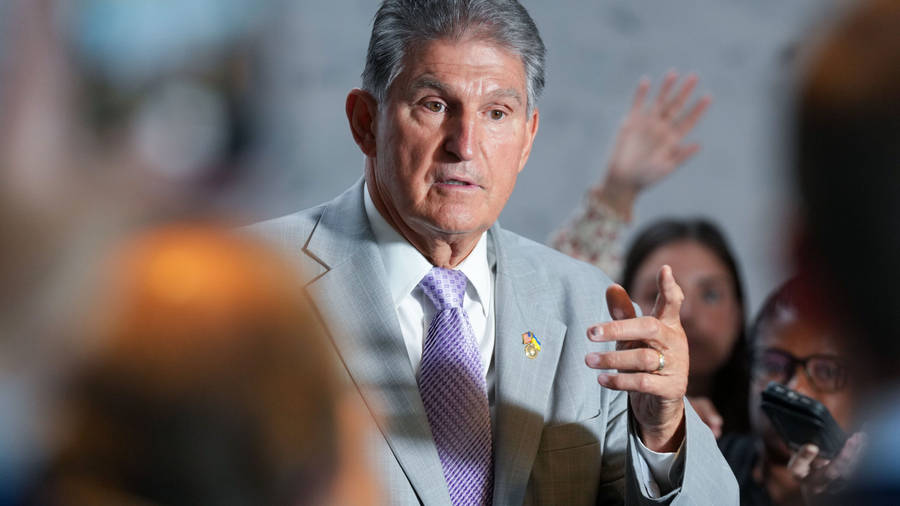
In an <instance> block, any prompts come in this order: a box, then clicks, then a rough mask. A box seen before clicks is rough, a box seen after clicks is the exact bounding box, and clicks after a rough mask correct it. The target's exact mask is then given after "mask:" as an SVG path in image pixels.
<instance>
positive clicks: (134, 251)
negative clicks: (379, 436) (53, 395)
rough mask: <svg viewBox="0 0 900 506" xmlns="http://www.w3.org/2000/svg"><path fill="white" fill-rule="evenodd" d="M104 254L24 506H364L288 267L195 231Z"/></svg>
mask: <svg viewBox="0 0 900 506" xmlns="http://www.w3.org/2000/svg"><path fill="white" fill-rule="evenodd" d="M110 257H111V258H110V259H109V261H108V262H107V263H106V265H107V266H108V268H107V270H106V272H105V276H104V280H103V281H102V282H101V283H100V284H99V288H98V291H97V293H98V296H97V298H96V299H95V300H94V303H93V306H92V307H93V311H91V312H90V313H89V314H88V315H87V316H86V321H85V325H84V331H85V333H86V335H85V337H84V339H83V341H82V342H83V343H84V346H85V347H86V350H85V351H84V352H83V353H82V354H81V355H82V356H80V357H79V360H78V361H77V362H76V364H77V366H76V367H75V368H74V370H73V371H72V373H71V377H70V379H69V381H67V382H66V383H65V386H64V388H63V389H62V390H61V392H60V409H59V412H58V413H57V416H56V417H55V418H54V419H55V420H56V421H57V425H58V426H57V427H56V428H55V429H56V430H55V433H56V434H57V446H56V448H55V451H54V457H53V458H52V460H51V461H50V464H49V466H48V469H47V472H46V475H45V476H44V478H43V479H42V480H40V482H38V483H37V486H36V491H35V494H34V498H33V503H34V504H50V505H57V504H58V505H85V506H87V505H101V506H102V505H110V506H112V505H122V504H148V505H149V504H160V505H179V504H184V505H189V504H208V505H248V506H249V505H259V504H271V505H279V504H283V505H299V504H310V505H313V504H362V505H364V504H377V501H378V496H377V492H376V491H375V487H374V486H373V482H372V481H371V480H370V478H369V477H368V470H367V468H366V465H365V462H366V460H365V458H364V457H361V456H360V455H359V452H360V446H361V445H362V443H363V441H364V439H363V436H362V434H361V433H360V432H359V431H360V430H362V427H363V426H362V425H361V424H360V423H359V422H358V419H359V416H358V413H357V411H355V410H361V408H358V407H356V406H355V405H354V404H352V403H351V402H350V401H349V400H348V399H349V397H347V396H346V395H344V393H343V392H344V389H343V387H342V385H341V384H340V383H339V378H338V377H337V376H336V368H335V366H336V357H335V356H334V353H333V349H332V348H331V346H330V344H329V342H328V340H327V338H326V337H325V335H324V334H323V331H322V329H321V326H320V324H319V323H318V321H317V319H316V316H315V314H314V312H313V309H312V307H311V305H310V304H309V302H308V299H307V298H306V297H305V296H304V295H303V293H302V288H301V285H300V284H299V283H298V282H297V281H296V278H295V275H294V274H295V273H294V271H293V270H292V269H293V267H291V266H290V265H289V264H288V263H287V262H286V261H284V260H283V259H282V258H281V257H280V256H278V255H276V254H274V253H273V252H271V251H269V250H268V249H266V248H265V247H264V246H262V245H260V244H258V243H257V242H255V241H252V240H250V239H249V238H246V237H238V236H235V235H233V234H232V233H230V232H227V231H225V230H223V229H220V228H218V227H215V226H210V225H201V224H175V225H167V226H162V227H158V228H155V229H150V230H149V231H147V232H145V233H142V234H139V235H137V236H136V237H134V238H132V239H130V240H128V241H126V242H125V243H124V244H122V245H121V246H120V247H119V248H118V249H117V251H115V252H114V254H112V255H110Z"/></svg>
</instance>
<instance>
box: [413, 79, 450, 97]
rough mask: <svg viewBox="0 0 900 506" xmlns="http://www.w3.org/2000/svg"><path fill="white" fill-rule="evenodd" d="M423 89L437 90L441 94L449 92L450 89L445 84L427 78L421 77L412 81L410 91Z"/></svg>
mask: <svg viewBox="0 0 900 506" xmlns="http://www.w3.org/2000/svg"><path fill="white" fill-rule="evenodd" d="M423 89H431V90H437V91H440V92H441V93H448V92H449V90H450V88H449V87H448V86H447V85H446V84H444V83H442V82H440V81H438V80H437V79H434V78H432V77H428V76H423V77H420V78H418V79H416V80H415V81H413V83H412V86H410V90H412V91H418V90H423Z"/></svg>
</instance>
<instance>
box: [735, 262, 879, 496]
mask: <svg viewBox="0 0 900 506" xmlns="http://www.w3.org/2000/svg"><path fill="white" fill-rule="evenodd" d="M811 288H812V284H811V283H810V280H809V279H808V278H806V277H805V276H798V277H795V278H792V279H791V280H789V281H788V282H786V283H785V284H784V285H782V286H781V287H779V288H778V289H777V290H776V291H775V292H774V293H772V294H771V295H770V296H769V297H768V299H767V300H766V301H765V302H764V303H763V306H762V308H761V309H760V311H759V314H758V315H757V316H756V320H755V321H754V323H753V326H752V328H751V329H750V332H749V333H748V347H747V350H746V351H747V356H748V357H749V359H750V362H751V371H752V376H751V377H752V381H751V383H750V387H749V390H750V395H749V398H750V406H749V407H750V419H751V422H752V432H751V433H750V434H736V433H728V434H725V435H724V436H722V438H720V439H719V446H720V447H721V448H722V454H723V455H725V458H726V459H727V460H728V463H729V464H730V465H731V467H732V470H734V474H735V477H736V478H737V480H738V484H739V485H740V488H741V504H742V505H744V506H767V505H791V504H797V505H800V504H813V503H816V502H817V501H818V500H819V499H820V498H821V497H827V495H826V496H822V494H827V493H831V492H833V491H834V490H836V489H837V488H839V487H840V486H842V485H843V484H845V483H846V478H847V476H848V475H849V474H850V472H851V471H852V469H853V467H854V465H855V463H856V462H857V460H858V458H859V454H860V451H861V449H862V448H863V446H864V441H865V436H864V434H862V433H860V432H857V433H854V430H855V429H856V428H857V427H858V425H859V420H858V419H857V416H858V406H857V405H856V400H857V398H858V395H859V393H860V392H861V387H862V385H861V383H860V381H859V375H858V374H856V371H854V370H853V368H852V366H851V363H852V358H851V357H852V354H853V346H852V345H853V342H854V338H853V337H852V336H851V335H849V334H846V333H843V332H840V331H839V330H837V329H836V327H834V326H833V325H830V324H829V318H828V317H827V315H823V314H820V313H819V312H818V310H817V308H816V307H815V305H814V304H811V299H810V292H809V290H810V289H811ZM742 351H743V350H742ZM771 381H775V382H778V383H781V384H783V385H785V386H787V387H788V388H790V389H792V390H795V391H797V392H799V393H801V394H803V395H806V396H808V397H812V398H813V399H816V400H818V401H819V402H821V403H822V404H824V405H825V407H826V408H827V409H828V411H829V412H830V413H831V414H832V416H833V417H834V419H835V421H837V422H838V425H840V426H841V428H842V429H843V430H844V432H845V433H847V434H852V436H850V437H849V439H848V440H847V442H846V443H845V445H844V447H843V449H842V450H841V452H840V453H839V454H838V455H837V456H836V457H835V458H834V459H833V460H830V461H825V460H822V459H820V461H819V462H818V463H817V469H815V470H811V469H810V467H809V460H811V459H810V456H811V455H812V457H815V455H816V454H817V453H818V449H817V448H816V447H815V446H814V445H805V446H803V447H801V448H799V449H797V450H796V451H793V450H791V449H790V448H789V447H788V445H787V444H786V443H785V442H784V440H783V439H782V438H781V436H780V435H779V434H778V433H777V432H776V431H775V429H774V427H773V426H772V423H771V422H770V420H769V418H768V416H767V415H766V413H765V412H764V411H763V410H762V402H761V393H762V391H763V389H764V388H765V387H766V385H768V384H769V382H771Z"/></svg>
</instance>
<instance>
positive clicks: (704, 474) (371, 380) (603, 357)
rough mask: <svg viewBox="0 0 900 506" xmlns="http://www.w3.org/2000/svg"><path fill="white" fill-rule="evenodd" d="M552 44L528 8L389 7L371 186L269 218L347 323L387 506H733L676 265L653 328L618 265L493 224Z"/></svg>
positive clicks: (464, 0) (368, 155) (367, 91)
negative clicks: (708, 420) (693, 377)
mask: <svg viewBox="0 0 900 506" xmlns="http://www.w3.org/2000/svg"><path fill="white" fill-rule="evenodd" d="M544 52H545V50H544V45H543V42H542V41H541V39H540V35H539V34H538V31H537V28H536V27H535V25H534V22H533V20H532V19H531V17H530V16H529V15H528V13H527V11H526V10H525V9H524V8H523V7H522V6H521V5H520V4H519V3H518V2H515V1H512V0H494V1H489V0H452V1H447V0H426V1H412V0H388V1H385V2H382V4H381V6H380V8H379V9H378V12H377V14H376V15H375V20H374V26H373V29H372V36H371V40H370V45H369V51H368V55H367V59H366V66H365V69H364V71H363V86H362V89H354V90H352V91H351V92H350V93H349V95H348V97H347V101H346V114H347V118H348V121H349V126H350V129H351V132H352V134H353V138H354V140H355V141H356V143H357V145H358V146H359V149H360V150H361V151H362V152H363V154H364V155H365V171H364V177H363V178H362V179H361V180H360V181H358V182H357V183H356V184H354V185H353V187H351V188H350V189H349V190H347V191H346V192H345V193H344V194H342V195H341V196H339V197H337V198H336V199H334V200H332V201H330V202H327V203H325V204H322V205H320V206H318V207H315V208H313V209H309V210H305V211H300V212H298V213H295V214H293V215H289V216H285V217H282V218H279V219H275V220H272V221H270V222H266V223H263V224H260V225H257V226H256V230H257V231H258V232H259V233H261V234H265V235H266V236H268V237H270V238H271V239H272V240H274V241H277V242H278V243H280V244H281V245H282V246H283V247H284V248H285V249H286V250H288V251H290V252H291V254H292V255H293V256H294V257H295V258H297V259H301V260H302V262H303V266H304V267H305V270H306V271H307V273H308V274H309V275H310V276H311V279H310V280H309V284H308V288H309V290H310V292H311V294H312V296H313V299H314V301H315V303H316V305H317V307H318V308H319V310H320V312H321V313H322V314H323V315H324V317H325V320H326V321H327V322H328V325H329V326H331V327H341V328H343V329H345V330H346V332H343V333H341V334H337V333H335V336H334V337H335V339H334V340H335V344H336V346H337V347H338V349H339V352H340V354H341V357H342V359H343V362H344V365H345V366H346V370H347V373H348V374H349V376H350V377H351V378H352V379H353V382H354V383H355V384H356V385H357V386H358V387H359V391H360V393H361V395H362V396H363V397H364V398H365V399H366V401H367V404H368V405H369V407H370V410H371V411H372V412H373V414H374V419H375V420H376V421H377V423H378V424H379V428H380V429H381V434H382V435H383V439H379V440H377V441H376V444H378V445H379V447H380V448H381V450H380V452H379V455H380V459H379V466H378V468H379V470H381V471H382V473H383V474H382V476H383V480H384V483H385V488H386V489H387V490H388V493H389V502H391V503H392V504H422V503H424V504H457V505H459V504H491V503H495V504H503V505H505V504H523V503H526V504H535V503H537V504H597V503H601V504H607V503H622V502H627V503H629V504H670V503H672V504H674V503H701V504H704V503H718V504H734V503H736V501H737V487H736V485H735V482H734V477H733V475H732V474H731V471H730V470H729V469H728V466H727V464H726V463H725V461H724V459H723V458H722V456H721V454H720V452H719V450H718V448H717V447H716V445H715V440H714V438H713V436H712V433H711V432H710V431H709V429H708V427H706V425H705V424H703V423H702V421H701V420H700V419H699V418H698V417H697V415H696V413H695V412H694V411H693V409H692V408H691V407H690V405H689V404H688V403H685V401H684V393H685V388H686V384H687V370H688V362H689V355H688V350H687V340H686V338H685V335H684V330H683V329H682V327H681V322H680V320H679V316H678V313H679V307H680V305H681V302H682V300H683V294H682V293H681V289H680V288H679V287H678V285H677V284H676V283H675V281H674V279H673V277H672V271H671V269H670V268H669V267H667V266H665V267H663V268H662V269H660V272H659V273H658V276H659V277H658V283H659V291H660V296H659V298H658V300H657V303H656V306H655V307H654V308H653V312H652V313H651V314H650V315H648V316H644V317H641V318H637V317H635V310H634V306H633V305H632V303H631V301H630V300H629V299H628V295H627V293H625V291H624V290H623V289H622V288H621V287H620V286H617V285H612V283H611V281H610V280H609V278H608V277H607V276H606V275H604V274H603V273H602V272H601V271H599V270H597V269H596V268H594V267H592V266H590V265H587V264H585V263H583V262H578V261H576V260H573V259H571V258H570V257H567V256H565V255H563V254H561V253H559V252H556V251H554V250H552V249H550V248H548V247H546V246H543V245H540V244H538V243H535V242H533V241H529V240H527V239H525V238H523V237H521V236H518V235H516V234H513V233H511V232H508V231H505V230H503V229H502V228H501V227H500V226H499V225H498V224H497V223H496V220H497V217H498V215H499V214H500V211H501V210H502V209H503V207H504V206H505V204H506V202H507V200H508V198H509V196H510V194H511V192H512V190H513V187H514V185H515V180H516V177H517V175H518V173H519V172H520V171H521V170H522V169H523V168H524V166H525V163H526V161H527V160H528V156H529V154H530V151H531V147H532V143H533V141H534V138H535V135H536V134H537V130H538V122H539V113H538V109H537V103H536V100H537V98H538V96H539V95H540V92H541V89H542V87H543V84H544V75H543V72H544V68H543V67H544ZM604 293H606V296H607V303H604V299H603V296H604ZM613 319H616V320H619V321H612V320H613ZM615 341H619V344H618V347H617V346H616V345H615V344H614V342H615ZM613 369H615V370H616V371H612V370H613ZM597 370H601V371H599V372H598V371H597Z"/></svg>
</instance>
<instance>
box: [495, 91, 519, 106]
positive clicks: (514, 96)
mask: <svg viewBox="0 0 900 506" xmlns="http://www.w3.org/2000/svg"><path fill="white" fill-rule="evenodd" d="M490 96H491V97H497V98H503V97H505V98H511V99H513V100H515V101H516V102H518V103H519V105H521V104H522V94H521V93H519V90H517V89H515V88H504V89H501V90H495V91H492V92H491V93H490Z"/></svg>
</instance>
